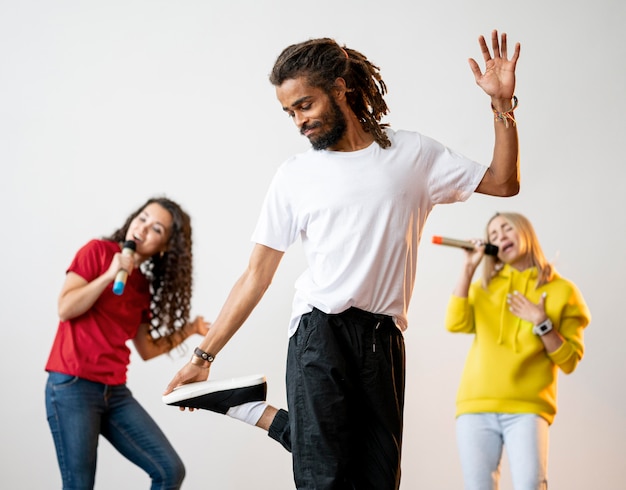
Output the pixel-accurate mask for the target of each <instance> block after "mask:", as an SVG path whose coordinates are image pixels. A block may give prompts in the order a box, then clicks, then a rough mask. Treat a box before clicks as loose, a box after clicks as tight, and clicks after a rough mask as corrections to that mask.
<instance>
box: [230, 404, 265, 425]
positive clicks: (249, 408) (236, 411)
mask: <svg viewBox="0 0 626 490" xmlns="http://www.w3.org/2000/svg"><path fill="white" fill-rule="evenodd" d="M266 407H267V403H265V402H248V403H244V404H243V405H237V406H236V407H230V408H229V409H228V412H226V415H228V416H229V417H232V418H234V419H237V420H241V421H243V422H246V423H248V424H250V425H256V423H257V422H258V421H259V419H260V418H261V415H263V412H265V408H266Z"/></svg>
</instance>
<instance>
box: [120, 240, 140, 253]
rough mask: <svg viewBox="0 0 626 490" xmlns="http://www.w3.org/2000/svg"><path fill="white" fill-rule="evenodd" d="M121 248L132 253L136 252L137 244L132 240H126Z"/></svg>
mask: <svg viewBox="0 0 626 490" xmlns="http://www.w3.org/2000/svg"><path fill="white" fill-rule="evenodd" d="M122 248H128V249H130V250H132V251H133V252H134V251H135V250H137V244H136V243H135V242H134V240H126V241H125V242H124V245H123V246H122Z"/></svg>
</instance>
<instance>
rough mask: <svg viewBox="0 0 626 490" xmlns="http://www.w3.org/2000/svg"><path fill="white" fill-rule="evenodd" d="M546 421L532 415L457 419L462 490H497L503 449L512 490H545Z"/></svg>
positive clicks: (480, 415)
mask: <svg viewBox="0 0 626 490" xmlns="http://www.w3.org/2000/svg"><path fill="white" fill-rule="evenodd" d="M548 429H549V424H548V422H547V421H546V420H545V419H544V418H542V417H539V416H538V415H535V414H528V413H523V414H507V413H472V414H464V415H460V416H459V417H457V420H456V435H457V446H458V450H459V456H460V458H461V467H462V470H463V480H464V482H465V487H464V488H465V490H498V488H499V481H500V463H501V460H502V448H503V447H506V452H507V456H508V461H509V467H510V468H511V479H512V481H513V488H514V489H515V490H546V489H547V488H548V479H547V469H548Z"/></svg>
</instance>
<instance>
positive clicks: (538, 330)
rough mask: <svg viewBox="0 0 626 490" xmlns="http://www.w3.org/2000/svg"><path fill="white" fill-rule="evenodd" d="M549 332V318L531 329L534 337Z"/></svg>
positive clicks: (550, 326) (550, 328) (550, 327)
mask: <svg viewBox="0 0 626 490" xmlns="http://www.w3.org/2000/svg"><path fill="white" fill-rule="evenodd" d="M550 330H552V322H551V321H550V319H549V318H548V319H547V320H546V321H544V322H541V323H540V324H539V325H535V326H534V327H533V333H534V334H535V335H539V337H541V336H542V335H545V334H547V333H548V332H549V331H550Z"/></svg>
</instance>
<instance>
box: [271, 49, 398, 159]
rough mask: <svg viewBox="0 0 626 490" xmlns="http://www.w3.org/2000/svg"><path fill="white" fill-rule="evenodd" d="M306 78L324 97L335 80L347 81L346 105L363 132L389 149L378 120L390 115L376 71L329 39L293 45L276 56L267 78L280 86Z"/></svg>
mask: <svg viewBox="0 0 626 490" xmlns="http://www.w3.org/2000/svg"><path fill="white" fill-rule="evenodd" d="M301 76H302V77H305V78H306V80H307V83H308V84H309V85H311V86H312V87H317V88H321V89H322V90H324V91H325V92H326V93H327V94H329V93H330V91H331V89H332V88H333V86H334V85H335V80H337V78H343V79H344V80H345V81H346V86H347V87H348V92H347V94H346V98H347V101H348V105H349V106H350V108H351V109H352V111H353V112H354V114H355V115H356V116H357V118H358V120H359V122H360V123H361V127H362V128H363V130H364V131H366V132H368V133H371V134H373V135H374V139H375V141H376V142H377V143H378V144H379V145H380V146H381V148H387V147H389V146H390V145H391V142H390V141H389V138H388V137H387V135H386V134H385V131H384V128H385V127H388V126H389V124H381V123H380V120H381V118H382V117H383V116H384V115H386V114H387V113H388V112H389V109H388V107H387V103H386V102H385V99H384V98H383V96H384V95H385V94H386V93H387V86H386V85H385V82H384V81H383V79H382V78H381V76H380V72H379V68H378V67H377V66H376V65H374V64H372V63H371V62H370V61H369V60H368V59H367V58H366V57H365V56H363V55H362V54H361V53H359V52H358V51H355V50H354V49H349V48H346V47H345V46H344V47H341V46H339V44H337V42H336V41H335V40H333V39H330V38H320V39H311V40H309V41H305V42H302V43H299V44H292V45H291V46H288V47H287V48H285V49H284V50H283V52H282V53H281V54H280V55H279V56H278V58H277V60H276V63H274V68H272V72H271V74H270V82H271V83H272V84H273V85H275V86H280V85H282V84H283V82H284V81H285V80H288V79H293V78H297V77H301Z"/></svg>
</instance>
